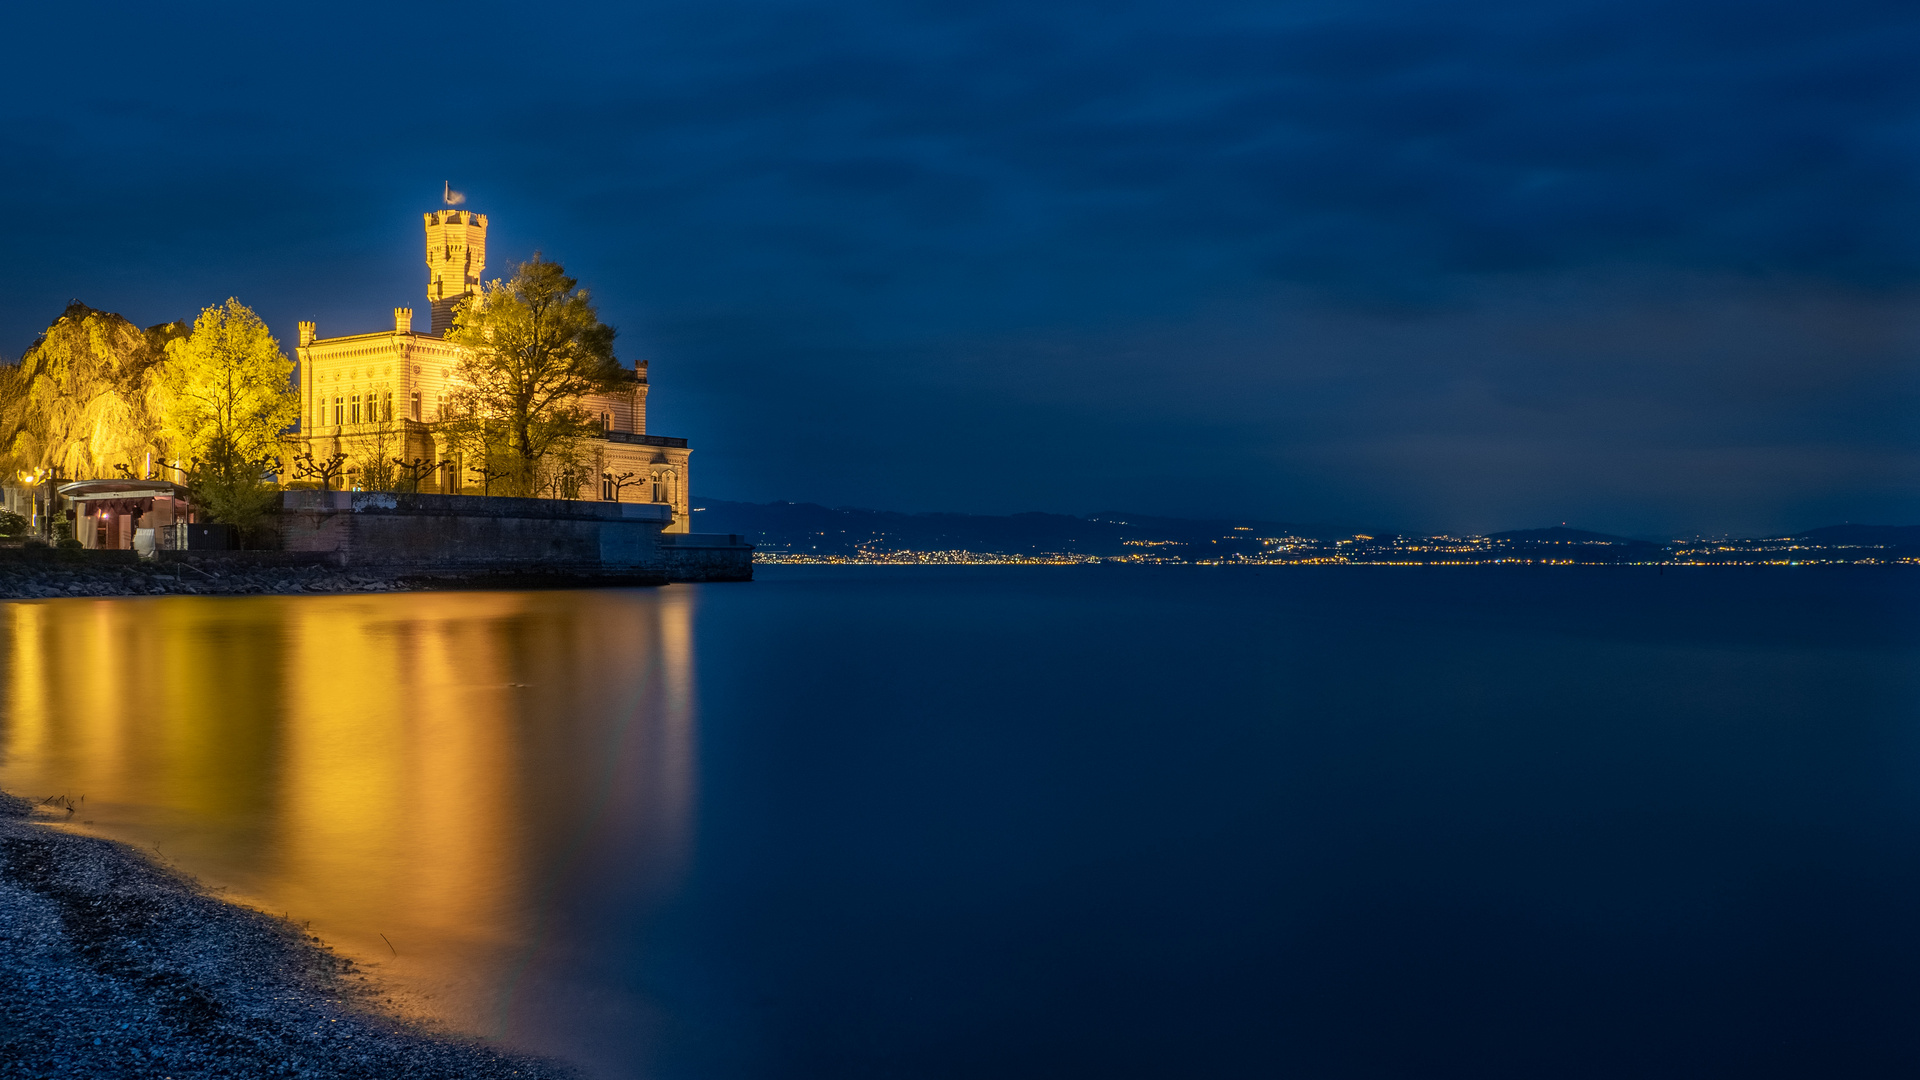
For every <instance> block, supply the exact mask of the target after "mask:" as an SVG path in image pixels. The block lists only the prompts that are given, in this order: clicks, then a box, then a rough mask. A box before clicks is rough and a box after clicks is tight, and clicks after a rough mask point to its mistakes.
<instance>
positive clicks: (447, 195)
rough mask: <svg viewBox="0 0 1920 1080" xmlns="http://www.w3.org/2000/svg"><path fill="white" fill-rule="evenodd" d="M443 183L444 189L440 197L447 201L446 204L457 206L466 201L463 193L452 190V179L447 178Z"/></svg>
mask: <svg viewBox="0 0 1920 1080" xmlns="http://www.w3.org/2000/svg"><path fill="white" fill-rule="evenodd" d="M445 183H446V191H445V192H444V193H443V194H442V195H441V196H440V197H441V198H442V199H445V200H446V201H447V205H448V206H459V205H460V204H461V203H463V202H466V201H467V196H466V195H465V193H463V192H459V191H455V190H453V181H451V180H448V181H445Z"/></svg>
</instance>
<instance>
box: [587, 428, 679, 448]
mask: <svg viewBox="0 0 1920 1080" xmlns="http://www.w3.org/2000/svg"><path fill="white" fill-rule="evenodd" d="M600 437H601V438H603V439H605V440H607V441H608V442H623V443H635V444H637V445H640V446H677V447H680V448H681V449H683V450H684V449H686V446H687V440H685V439H676V438H674V437H673V436H671V435H635V434H634V433H633V432H631V431H604V432H601V433H600Z"/></svg>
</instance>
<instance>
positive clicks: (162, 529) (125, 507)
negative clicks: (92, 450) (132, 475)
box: [56, 479, 194, 555]
mask: <svg viewBox="0 0 1920 1080" xmlns="http://www.w3.org/2000/svg"><path fill="white" fill-rule="evenodd" d="M56 490H57V492H58V493H59V495H60V498H61V499H63V500H65V502H66V504H67V505H68V506H69V507H71V508H72V510H73V535H74V539H76V540H79V541H80V544H81V546H83V547H88V548H96V549H102V550H113V549H116V548H117V549H122V550H125V549H133V550H135V551H138V552H140V553H141V554H142V555H145V554H149V553H151V552H153V551H155V550H171V549H174V548H179V547H184V546H186V545H184V544H182V543H180V542H178V539H177V538H178V534H179V532H180V531H181V530H180V529H179V528H178V526H183V525H187V524H190V523H192V521H193V520H194V507H193V497H192V496H191V495H189V494H188V493H187V489H186V488H184V487H181V486H180V485H179V484H171V483H168V482H167V481H165V480H126V479H119V480H75V481H72V482H71V483H66V484H61V485H60V486H59V488H57V489H56Z"/></svg>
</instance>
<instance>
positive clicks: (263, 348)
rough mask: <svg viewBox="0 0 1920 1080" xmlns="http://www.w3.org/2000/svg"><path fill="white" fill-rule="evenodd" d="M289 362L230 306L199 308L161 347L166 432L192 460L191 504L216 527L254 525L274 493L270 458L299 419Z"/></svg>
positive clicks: (246, 313)
mask: <svg viewBox="0 0 1920 1080" xmlns="http://www.w3.org/2000/svg"><path fill="white" fill-rule="evenodd" d="M292 375H293V361H291V360H289V359H287V357H286V354H284V353H282V352H281V351H280V343H279V342H278V341H275V340H274V338H273V335H272V334H271V333H269V332H268V331H267V327H266V324H265V323H263V322H261V321H260V317H259V316H257V315H255V314H254V313H253V311H252V309H250V308H248V307H247V306H246V305H245V304H242V303H241V302H240V301H238V300H234V299H228V300H227V302H226V303H225V304H221V305H218V306H215V307H210V308H207V309H205V310H204V311H202V312H201V313H200V317H199V318H198V319H196V320H194V324H193V332H192V333H191V334H189V335H187V337H186V338H184V339H182V340H177V341H174V342H171V343H169V344H168V346H167V363H166V378H165V380H164V382H165V387H164V389H165V395H166V399H167V400H166V402H165V405H166V407H165V409H164V411H163V415H164V416H165V417H166V421H167V426H168V428H169V429H170V430H171V432H172V433H173V434H174V435H175V436H176V437H177V438H178V439H179V440H180V441H181V442H183V443H185V444H186V447H187V450H188V453H190V454H191V455H192V456H193V458H194V459H195V460H194V468H193V470H192V472H191V474H190V479H189V481H188V484H189V486H190V487H192V488H193V491H194V501H195V502H196V503H198V504H199V505H201V506H204V507H205V508H206V510H207V512H208V514H209V516H211V517H212V518H213V519H214V520H216V521H225V522H228V523H231V524H234V525H238V526H241V527H242V528H245V527H248V526H252V525H255V524H257V523H258V522H259V520H260V518H261V516H262V515H264V514H265V513H266V511H267V508H268V507H269V505H271V503H272V500H273V497H274V494H275V490H274V487H273V486H272V485H271V484H269V483H268V482H267V480H266V474H267V472H268V471H269V470H271V469H275V468H277V467H278V459H277V458H276V457H275V451H277V450H278V449H279V448H280V444H281V441H282V440H283V439H284V438H285V435H286V431H287V429H288V428H289V427H291V426H292V425H293V422H294V421H295V420H297V419H298V418H299V415H300V403H299V398H298V397H297V396H296V394H295V393H294V389H293V382H292Z"/></svg>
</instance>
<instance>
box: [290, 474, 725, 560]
mask: <svg viewBox="0 0 1920 1080" xmlns="http://www.w3.org/2000/svg"><path fill="white" fill-rule="evenodd" d="M672 520H673V513H672V510H671V508H670V507H668V506H666V505H665V504H660V503H615V502H597V501H585V500H572V499H514V498H505V497H497V496H485V495H427V494H419V495H411V494H400V493H394V492H359V491H354V492H346V491H333V492H321V491H289V492H285V493H283V494H282V495H281V508H280V523H279V533H280V546H281V548H282V550H283V551H285V552H288V553H290V554H291V553H294V552H300V553H306V554H307V555H308V557H312V556H313V555H316V554H324V555H328V556H331V558H332V559H333V560H335V561H337V563H338V565H341V566H370V567H372V566H377V567H383V568H388V569H416V570H419V571H422V572H436V573H464V572H469V571H472V572H484V573H489V574H501V573H535V574H547V575H562V576H564V575H568V574H588V575H593V576H603V575H606V574H608V573H631V574H632V575H633V576H635V577H637V578H646V579H655V580H657V579H659V578H661V577H664V578H666V579H668V580H674V581H746V580H750V579H751V578H752V577H753V548H752V546H751V545H748V544H744V543H741V538H740V537H737V536H720V537H715V536H711V535H702V534H692V533H677V534H666V535H664V536H663V535H662V532H661V530H662V529H664V528H665V527H666V526H667V525H668V524H669V523H671V521H672Z"/></svg>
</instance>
